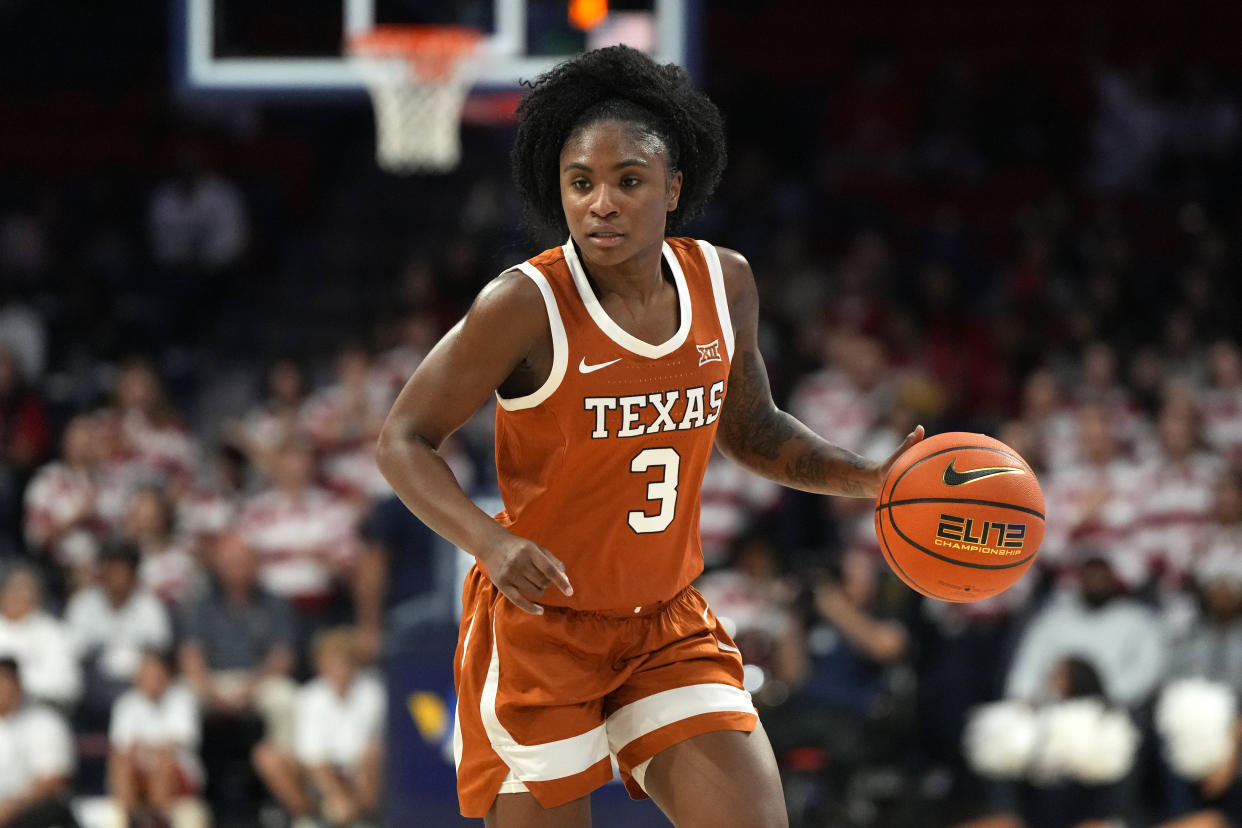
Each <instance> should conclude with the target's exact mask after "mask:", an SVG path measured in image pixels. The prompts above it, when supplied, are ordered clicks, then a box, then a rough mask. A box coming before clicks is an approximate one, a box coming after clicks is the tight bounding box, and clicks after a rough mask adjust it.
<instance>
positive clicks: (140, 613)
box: [65, 542, 172, 722]
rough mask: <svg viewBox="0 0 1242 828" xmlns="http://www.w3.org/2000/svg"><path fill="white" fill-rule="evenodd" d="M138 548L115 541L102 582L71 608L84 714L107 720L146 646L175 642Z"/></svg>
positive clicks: (68, 620) (103, 560)
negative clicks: (142, 570) (143, 574)
mask: <svg viewBox="0 0 1242 828" xmlns="http://www.w3.org/2000/svg"><path fill="white" fill-rule="evenodd" d="M138 560H139V553H138V549H137V547H135V546H134V545H133V544H130V543H124V542H121V543H113V544H111V545H109V546H107V547H105V548H104V551H103V553H102V554H101V555H100V559H99V582H98V583H97V584H96V585H94V586H89V587H86V588H85V589H82V590H79V591H78V592H77V593H75V594H74V596H73V597H72V598H70V599H69V604H68V605H67V606H66V607H65V625H66V627H68V631H69V636H70V639H71V640H72V642H73V648H74V652H75V653H76V655H77V657H78V660H79V661H80V662H81V663H82V666H83V674H84V676H85V679H86V681H85V685H86V686H85V693H84V695H83V699H82V708H83V709H82V711H81V713H82V714H84V715H86V716H87V717H89V719H90V721H92V722H94V721H95V720H96V718H97V719H98V721H101V722H106V716H107V713H108V711H109V710H111V709H112V704H113V702H115V701H116V699H117V697H118V696H120V695H121V693H123V692H124V691H125V689H126V688H127V687H129V685H130V683H131V682H132V681H133V679H134V674H135V673H136V672H137V671H138V663H139V661H140V659H141V656H142V652H143V650H146V649H152V648H154V649H160V650H163V649H168V648H169V647H171V646H172V624H171V623H170V621H169V618H168V611H167V610H166V609H165V608H164V605H163V604H161V603H160V601H159V599H158V598H156V597H155V596H154V595H153V594H151V593H150V592H149V591H148V590H146V589H145V588H143V587H141V586H140V585H139V583H138Z"/></svg>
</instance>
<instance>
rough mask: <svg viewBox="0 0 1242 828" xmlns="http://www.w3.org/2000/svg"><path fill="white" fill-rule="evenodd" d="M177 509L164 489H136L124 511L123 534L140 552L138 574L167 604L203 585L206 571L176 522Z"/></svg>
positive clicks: (180, 600) (183, 598)
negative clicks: (174, 529)
mask: <svg viewBox="0 0 1242 828" xmlns="http://www.w3.org/2000/svg"><path fill="white" fill-rule="evenodd" d="M175 520H176V511H175V507H174V505H173V503H172V501H171V500H170V499H169V497H168V495H166V494H165V493H164V492H163V491H162V490H161V489H158V488H155V487H151V486H148V487H143V488H141V489H138V491H136V492H134V494H133V497H132V498H131V499H130V502H129V511H128V512H127V513H126V515H125V527H124V536H125V538H126V539H127V540H129V541H132V542H133V544H134V546H135V548H136V549H137V550H138V552H139V553H140V562H139V564H138V578H139V580H140V581H141V583H142V586H143V587H144V588H146V589H148V590H150V591H151V592H152V593H153V594H154V595H155V596H156V597H157V598H159V599H160V600H161V601H162V602H164V603H165V604H166V605H169V606H171V605H173V604H179V603H181V602H183V601H185V600H186V598H188V597H189V596H190V595H191V594H194V593H195V592H196V591H198V590H200V589H201V587H202V580H203V575H202V572H201V571H200V569H199V565H198V561H196V560H195V558H194V554H193V552H192V550H191V548H190V544H189V543H188V542H187V541H186V540H185V539H184V538H181V537H178V536H177V535H176V534H175V533H174V531H173V526H174V523H175Z"/></svg>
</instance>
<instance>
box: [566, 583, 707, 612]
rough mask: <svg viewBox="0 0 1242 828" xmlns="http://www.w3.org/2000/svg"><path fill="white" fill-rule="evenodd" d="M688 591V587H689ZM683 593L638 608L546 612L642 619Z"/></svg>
mask: <svg viewBox="0 0 1242 828" xmlns="http://www.w3.org/2000/svg"><path fill="white" fill-rule="evenodd" d="M687 589H688V587H687ZM681 595H682V593H680V592H679V593H677V595H674V596H673V597H671V598H666V599H664V600H663V601H654V602H652V603H650V604H643V605H642V606H637V607H622V608H621V609H574V608H573V607H544V610H545V611H547V610H556V611H559V612H570V613H575V614H577V615H598V616H602V617H604V618H642V617H644V616H647V615H655V614H656V613H657V612H660V611H662V610H663V609H664V608H665V607H667V606H668V605H669V604H671V603H673V602H674V601H676V600H677V599H678V598H679V597H681Z"/></svg>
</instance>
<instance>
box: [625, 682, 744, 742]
mask: <svg viewBox="0 0 1242 828" xmlns="http://www.w3.org/2000/svg"><path fill="white" fill-rule="evenodd" d="M724 712H730V713H732V712H736V713H754V712H755V705H754V702H752V701H751V700H750V693H747V692H746V691H745V690H742V689H740V688H737V687H734V686H733V685H731V684H691V685H689V686H687V687H674V688H673V689H672V690H664V691H661V692H659V693H653V694H651V695H650V696H647V697H645V698H641V699H639V700H638V701H636V702H631V703H630V704H627V705H626V706H625V707H622V708H621V709H620V710H618V711H617V712H616V713H613V714H612V715H611V716H609V717H608V721H607V722H606V725H607V728H608V744H609V746H610V747H611V748H612V752H613V753H620V752H621V750H622V749H623V748H624V747H625V746H626V745H628V744H629V743H630V742H632V741H634V740H635V739H637V738H639V737H640V736H645V735H646V734H648V733H650V732H652V731H653V730H658V729H660V728H662V727H664V726H666V725H671V724H673V723H674V722H679V721H681V720H682V719H688V718H690V717H691V716H698V715H700V714H702V713H724Z"/></svg>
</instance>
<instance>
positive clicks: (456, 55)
mask: <svg viewBox="0 0 1242 828" xmlns="http://www.w3.org/2000/svg"><path fill="white" fill-rule="evenodd" d="M482 41H483V33H482V32H480V31H479V30H478V29H472V28H470V27H468V26H398V25H388V26H376V27H374V28H372V29H370V30H369V31H366V32H364V33H362V34H360V35H357V36H355V37H353V38H350V41H349V52H350V54H352V55H354V56H356V57H377V58H385V57H396V58H404V59H405V60H406V62H407V63H408V64H409V66H410V69H411V71H412V72H413V73H414V75H415V76H416V77H418V78H419V79H420V80H428V81H434V80H444V79H446V78H449V77H451V76H452V74H453V69H454V67H455V65H456V63H457V61H458V60H460V59H461V58H462V57H464V56H466V55H468V54H469V53H471V52H473V51H474V50H475V49H476V48H477V47H478V45H479V44H480V43H481V42H482Z"/></svg>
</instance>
